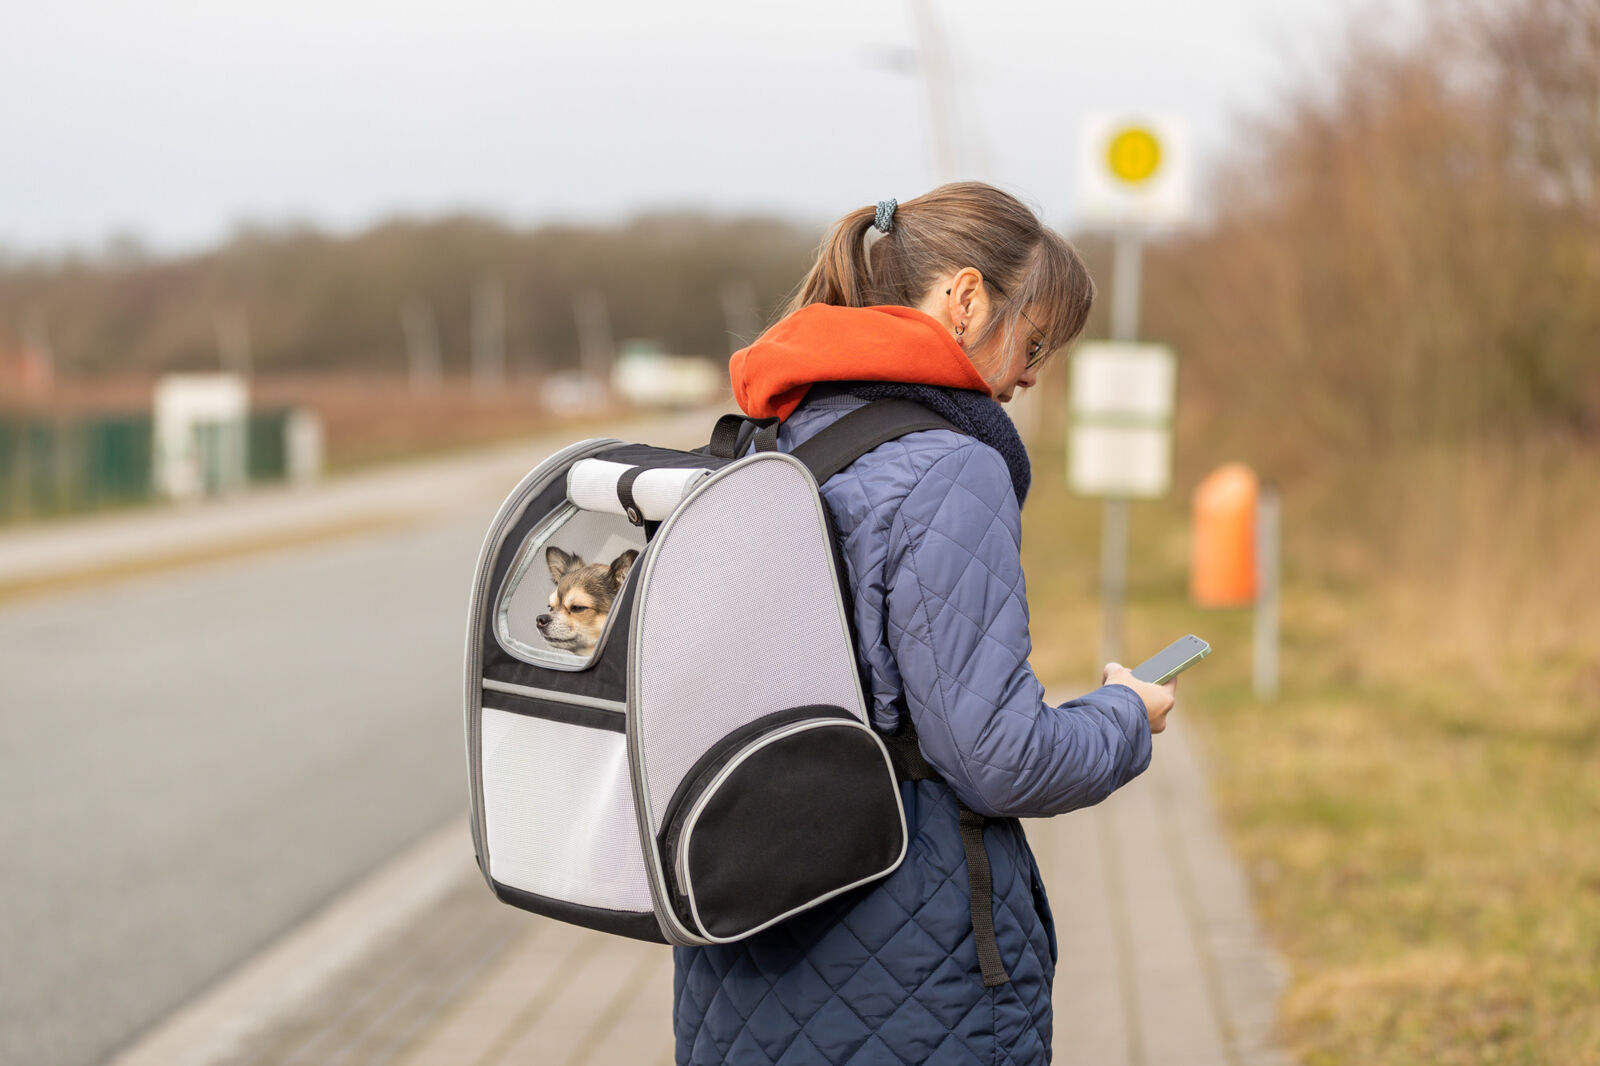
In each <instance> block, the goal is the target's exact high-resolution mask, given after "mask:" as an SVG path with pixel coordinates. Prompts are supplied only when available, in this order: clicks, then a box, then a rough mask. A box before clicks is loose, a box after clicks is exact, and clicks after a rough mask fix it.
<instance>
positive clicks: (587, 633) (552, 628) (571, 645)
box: [535, 546, 639, 655]
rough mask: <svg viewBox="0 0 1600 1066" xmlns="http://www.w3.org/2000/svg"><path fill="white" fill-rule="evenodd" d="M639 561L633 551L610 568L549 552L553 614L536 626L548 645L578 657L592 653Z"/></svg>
mask: <svg viewBox="0 0 1600 1066" xmlns="http://www.w3.org/2000/svg"><path fill="white" fill-rule="evenodd" d="M638 557H639V553H638V552H637V551H635V550H633V549H632V548H630V549H628V550H627V551H625V552H623V553H622V554H621V555H619V556H617V557H616V558H615V559H613V560H612V561H611V562H610V563H609V564H607V563H585V562H584V561H583V558H582V557H581V556H579V555H576V554H572V553H569V552H564V551H562V550H561V549H560V548H557V547H554V546H551V547H549V548H546V549H545V553H544V559H545V562H546V563H547V564H548V565H549V567H550V579H551V580H552V581H554V582H555V583H556V587H555V589H554V590H553V591H551V593H550V613H548V614H541V615H540V616H539V617H538V619H537V620H536V623H535V624H537V625H538V627H539V634H540V635H541V636H543V637H544V639H545V641H546V643H548V644H549V645H550V646H551V647H552V648H560V649H561V650H562V651H570V652H574V653H576V654H578V655H588V654H590V653H591V652H593V651H594V646H595V644H596V643H597V642H598V641H599V640H600V631H601V630H602V629H604V628H605V625H606V616H607V615H609V614H610V613H611V605H612V603H614V602H615V601H616V598H617V591H618V590H619V589H621V588H622V582H623V579H624V578H626V577H627V576H628V570H629V568H630V567H632V566H633V561H634V560H635V559H637V558H638Z"/></svg>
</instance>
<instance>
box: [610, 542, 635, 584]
mask: <svg viewBox="0 0 1600 1066" xmlns="http://www.w3.org/2000/svg"><path fill="white" fill-rule="evenodd" d="M637 558H639V553H638V552H637V551H635V550H634V549H632V548H629V549H628V550H627V551H625V552H623V553H622V554H621V555H619V556H617V557H616V559H614V560H613V561H612V563H611V572H610V573H609V574H607V575H606V580H608V581H610V582H611V587H612V588H621V587H622V579H623V578H625V577H627V576H628V570H629V568H630V567H632V566H633V561H634V560H635V559H637Z"/></svg>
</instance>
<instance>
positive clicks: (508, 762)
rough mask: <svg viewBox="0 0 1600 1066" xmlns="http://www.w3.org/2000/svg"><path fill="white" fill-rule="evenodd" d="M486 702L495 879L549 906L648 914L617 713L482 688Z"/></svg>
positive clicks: (485, 755)
mask: <svg viewBox="0 0 1600 1066" xmlns="http://www.w3.org/2000/svg"><path fill="white" fill-rule="evenodd" d="M504 687H507V688H509V687H512V686H504ZM601 702H602V701H598V700H596V701H592V704H599V703H601ZM484 704H485V706H484V708H483V725H482V732H481V736H482V740H481V744H482V750H481V751H480V752H479V753H478V757H479V759H480V760H481V763H482V766H483V810H484V820H485V823H486V829H487V835H488V839H487V845H488V865H489V869H488V873H489V874H490V876H491V877H492V879H493V880H494V881H495V882H497V883H498V884H500V885H504V886H505V887H507V888H510V889H513V890H516V891H518V892H522V893H527V894H529V895H532V896H537V897H540V898H542V899H546V900H560V901H565V902H567V903H571V904H574V905H577V906H581V907H590V908H597V909H603V910H612V911H632V912H640V913H649V912H651V910H652V904H651V897H650V882H649V879H648V877H647V875H646V873H645V867H644V857H643V856H642V855H641V854H640V851H639V830H638V823H637V821H636V819H635V818H634V814H633V793H632V788H631V786H630V784H629V781H628V753H627V740H626V737H625V736H624V735H623V714H622V712H621V711H620V710H615V709H609V708H603V707H598V706H593V705H589V706H584V705H578V704H574V703H570V702H554V701H548V700H541V699H531V698H527V697H523V696H518V695H514V694H509V693H506V692H502V691H485V693H484Z"/></svg>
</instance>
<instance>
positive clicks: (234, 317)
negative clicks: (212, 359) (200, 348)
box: [211, 310, 252, 378]
mask: <svg viewBox="0 0 1600 1066" xmlns="http://www.w3.org/2000/svg"><path fill="white" fill-rule="evenodd" d="M211 324H212V327H213V328H214V329H215V330H216V333H217V354H218V362H220V363H221V364H222V369H223V370H226V371H230V372H232V373H235V374H238V375H239V376H240V377H242V378H248V377H249V376H250V371H251V369H252V367H251V357H250V320H249V319H248V318H246V317H245V313H244V312H243V311H242V310H234V311H231V312H230V311H216V312H214V313H213V314H212V316H211Z"/></svg>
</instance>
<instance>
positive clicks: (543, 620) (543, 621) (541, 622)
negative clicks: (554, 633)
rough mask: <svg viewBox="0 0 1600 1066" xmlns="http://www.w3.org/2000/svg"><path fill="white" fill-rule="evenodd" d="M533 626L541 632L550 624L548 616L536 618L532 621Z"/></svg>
mask: <svg viewBox="0 0 1600 1066" xmlns="http://www.w3.org/2000/svg"><path fill="white" fill-rule="evenodd" d="M533 624H534V625H536V626H538V627H539V629H540V630H541V631H543V629H544V627H545V626H547V625H549V624H550V616H549V615H547V614H541V615H540V616H539V617H538V618H535V619H534V620H533Z"/></svg>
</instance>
